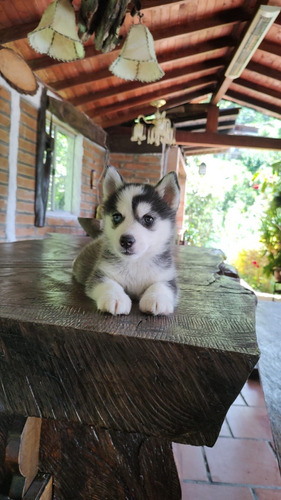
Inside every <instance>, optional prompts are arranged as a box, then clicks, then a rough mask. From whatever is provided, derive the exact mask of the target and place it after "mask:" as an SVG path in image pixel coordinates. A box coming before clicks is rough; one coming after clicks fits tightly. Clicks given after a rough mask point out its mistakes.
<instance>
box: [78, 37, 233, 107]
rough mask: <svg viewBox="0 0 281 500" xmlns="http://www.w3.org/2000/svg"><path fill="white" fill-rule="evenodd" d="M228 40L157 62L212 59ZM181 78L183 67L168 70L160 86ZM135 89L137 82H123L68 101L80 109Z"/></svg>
mask: <svg viewBox="0 0 281 500" xmlns="http://www.w3.org/2000/svg"><path fill="white" fill-rule="evenodd" d="M230 40H231V39H230V37H224V38H221V39H218V40H211V41H210V42H207V43H205V42H204V43H200V44H197V45H196V46H193V47H192V48H188V49H183V50H178V51H176V52H173V53H172V54H168V55H166V54H160V55H159V56H158V62H159V64H165V63H167V62H169V61H170V60H171V61H173V62H176V61H177V59H183V58H188V57H189V56H190V55H191V56H192V55H194V52H196V54H209V53H212V58H213V57H215V55H216V54H215V52H216V50H219V49H220V48H221V47H224V46H225V44H226V42H228V43H230ZM211 69H212V68H211ZM215 69H217V68H214V70H215ZM206 71H207V72H209V71H210V68H209V67H206V70H205V71H204V70H202V74H204V73H205V72H206ZM111 76H112V75H111ZM183 76H188V73H187V72H186V68H185V67H184V68H182V69H179V70H174V71H173V70H172V71H171V70H170V71H168V72H167V73H166V74H165V76H164V77H163V78H162V79H161V85H162V84H163V82H165V81H167V80H170V79H172V78H173V79H174V78H181V77H183ZM159 83H160V82H157V83H156V84H157V85H158V86H159ZM144 86H145V87H147V85H146V84H144ZM137 88H139V82H137V81H132V82H125V83H121V84H120V85H118V86H115V87H114V88H110V89H107V90H105V91H103V92H95V91H93V92H90V93H87V94H83V95H80V96H77V97H74V98H73V99H71V100H70V102H71V103H72V104H73V105H74V106H78V107H81V106H83V105H85V104H88V103H90V102H94V101H95V100H100V99H105V98H108V97H110V96H111V95H115V94H116V93H118V95H120V93H124V92H126V93H127V92H130V91H134V90H135V89H137Z"/></svg>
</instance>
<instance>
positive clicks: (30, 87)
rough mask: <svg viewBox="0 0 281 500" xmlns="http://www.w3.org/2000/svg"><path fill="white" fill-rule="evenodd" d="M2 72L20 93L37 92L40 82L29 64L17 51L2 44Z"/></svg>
mask: <svg viewBox="0 0 281 500" xmlns="http://www.w3.org/2000/svg"><path fill="white" fill-rule="evenodd" d="M0 74H1V76H2V77H3V78H4V80H6V82H7V83H8V84H9V85H10V86H11V87H13V88H14V89H15V90H17V91H18V92H19V93H20V94H29V95H34V94H36V92H37V89H38V83H37V81H36V78H35V75H34V73H33V72H32V71H31V69H30V67H29V66H28V64H27V63H26V62H25V60H24V59H23V58H22V57H21V56H20V55H19V54H17V52H15V51H14V50H12V49H8V48H7V47H3V46H2V45H0Z"/></svg>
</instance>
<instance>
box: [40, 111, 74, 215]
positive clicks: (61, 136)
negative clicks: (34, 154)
mask: <svg viewBox="0 0 281 500" xmlns="http://www.w3.org/2000/svg"><path fill="white" fill-rule="evenodd" d="M49 128H50V122H47V130H48V131H49ZM52 136H53V139H54V151H53V162H52V168H51V174H50V182H49V193H48V204H47V210H48V212H55V213H58V212H64V214H65V213H67V214H76V215H77V214H78V212H79V205H80V187H81V179H80V175H81V164H82V153H81V148H82V140H81V139H82V136H79V135H76V134H75V132H74V131H72V130H71V129H68V128H67V127H65V126H64V125H61V124H60V123H59V122H57V121H53V126H52ZM80 146H81V147H80ZM79 156H80V161H79Z"/></svg>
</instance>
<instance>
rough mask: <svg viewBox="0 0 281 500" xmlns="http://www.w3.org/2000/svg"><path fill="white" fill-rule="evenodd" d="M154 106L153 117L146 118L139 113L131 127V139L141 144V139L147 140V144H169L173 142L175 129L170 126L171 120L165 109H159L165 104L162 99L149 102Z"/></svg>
mask: <svg viewBox="0 0 281 500" xmlns="http://www.w3.org/2000/svg"><path fill="white" fill-rule="evenodd" d="M150 104H151V105H152V106H155V107H156V112H155V115H154V117H153V118H151V119H150V118H146V117H145V116H143V115H139V116H138V118H137V121H136V124H135V125H134V127H133V131H132V136H131V141H132V142H137V143H138V144H141V143H142V141H145V140H146V141H147V144H154V145H155V146H160V144H166V145H168V146H171V145H172V144H175V129H174V127H173V126H172V123H171V120H170V119H169V118H167V117H166V111H163V112H162V113H161V112H160V111H159V108H160V107H161V106H164V104H166V101H165V100H164V99H159V100H158V101H153V102H151V103H150Z"/></svg>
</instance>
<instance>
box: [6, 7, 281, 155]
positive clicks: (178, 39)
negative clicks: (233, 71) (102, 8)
mask: <svg viewBox="0 0 281 500" xmlns="http://www.w3.org/2000/svg"><path fill="white" fill-rule="evenodd" d="M80 1H81V0H80ZM80 1H79V0H73V2H72V3H73V5H74V8H75V10H76V11H77V13H78V10H79V7H80ZM104 3H105V4H106V2H105V1H104ZM261 3H262V4H263V5H267V4H268V5H275V6H281V0H274V1H269V2H267V1H263V2H260V1H257V0H208V1H206V0H186V1H183V0H180V1H171V0H142V2H141V12H142V13H143V15H144V16H143V23H144V24H145V25H146V26H147V27H148V28H149V29H150V31H151V33H152V35H153V38H154V41H155V50H156V54H157V59H158V62H159V64H160V65H161V67H162V69H163V70H164V72H165V75H164V77H163V78H162V79H161V80H159V81H157V82H154V83H146V84H144V83H141V82H138V81H125V80H122V79H120V78H118V77H115V76H114V75H113V74H112V73H111V72H110V71H109V69H108V68H109V66H110V64H111V63H112V61H113V60H115V59H116V57H117V55H118V54H119V52H120V48H121V47H122V43H121V45H119V46H118V47H117V48H116V49H114V50H112V51H111V52H108V53H105V54H103V53H102V52H97V51H96V49H95V46H94V42H93V37H91V38H90V39H89V40H88V41H87V42H86V44H85V52H86V55H85V58H84V59H82V60H78V61H75V62H69V63H62V62H59V61H57V60H55V59H52V58H50V57H48V56H46V55H40V54H39V53H37V52H35V51H34V50H33V49H32V48H31V47H30V46H29V44H28V41H27V33H28V32H30V31H31V30H32V29H34V28H35V27H36V26H37V25H38V23H39V20H40V18H41V16H42V14H43V12H44V10H45V8H46V7H47V6H48V5H49V4H50V0H40V1H39V0H28V1H24V0H4V1H1V2H0V43H1V44H2V45H5V46H7V47H10V48H12V49H14V50H16V51H17V52H19V53H20V54H21V55H22V56H23V57H24V59H25V60H26V61H27V62H28V64H29V66H30V67H31V68H32V69H33V71H34V72H35V73H36V75H37V76H38V78H39V79H40V80H41V81H43V82H44V83H45V84H46V85H47V86H48V87H49V88H50V89H52V90H53V91H54V92H55V93H56V94H58V95H59V96H60V97H62V98H63V99H65V100H67V101H69V102H70V103H72V104H73V105H74V106H75V107H77V108H78V109H79V110H81V111H83V112H84V113H86V114H87V115H88V116H89V117H90V118H91V119H92V120H93V121H94V122H95V123H96V124H98V125H100V126H101V127H103V128H104V129H106V130H108V131H109V133H110V135H112V136H113V135H114V131H115V132H116V131H117V134H119V136H120V134H121V132H120V130H121V131H123V132H124V135H127V136H128V130H126V129H128V127H126V126H124V125H126V124H127V125H128V124H130V122H131V121H132V120H133V119H134V118H135V117H137V116H138V115H139V114H151V113H152V112H153V109H154V108H152V106H151V105H150V102H151V101H153V100H155V99H158V98H164V99H165V100H166V105H165V106H164V108H163V109H166V110H167V113H168V114H169V115H170V116H171V117H172V118H173V120H174V121H175V122H177V125H176V126H177V127H178V133H177V143H178V144H180V143H182V144H183V146H184V147H187V145H188V144H189V142H188V140H189V139H188V138H189V137H190V134H191V133H193V132H191V130H193V131H196V127H197V130H198V126H199V123H198V122H197V124H195V121H196V120H195V118H196V117H194V113H193V112H192V111H191V110H192V108H193V109H196V108H195V106H192V105H196V106H198V104H200V103H205V102H206V101H207V100H208V99H209V100H210V101H212V102H213V106H214V104H217V102H218V101H219V100H220V99H227V100H229V101H233V102H235V103H238V104H239V105H241V106H248V107H250V108H254V109H256V110H258V111H261V112H262V113H265V114H268V115H271V116H274V117H276V118H279V119H281V15H279V17H278V18H277V19H276V21H275V22H274V24H273V25H272V27H271V28H270V30H269V32H268V33H267V35H266V37H265V39H264V40H263V41H262V42H261V44H260V46H259V47H258V49H257V50H256V52H255V53H254V54H253V56H252V59H251V60H250V62H249V63H248V65H247V67H246V69H245V70H244V71H243V73H242V75H241V76H240V77H239V78H237V79H235V80H233V81H231V80H230V81H229V80H227V79H225V76H224V74H225V70H226V68H227V66H228V64H229V62H230V61H231V59H232V57H233V55H234V53H235V50H236V48H237V47H238V46H239V44H240V41H241V39H242V37H243V35H244V33H245V32H246V31H247V28H248V27H249V24H250V22H251V20H252V19H253V17H254V15H255V13H256V11H257V9H258V7H259V6H260V5H261ZM130 10H131V4H130V2H129V4H128V11H127V14H126V17H125V20H124V23H123V25H122V27H121V31H120V34H121V35H122V36H123V40H124V38H125V37H126V34H127V33H128V31H129V28H130V26H131V24H132V22H136V21H134V20H133V18H132V17H131V15H130ZM203 108H204V110H205V111H204V110H203ZM203 108H200V109H201V111H200V112H198V113H197V120H200V116H201V125H202V123H204V119H203V116H202V111H204V112H205V115H204V113H203V115H204V117H205V123H206V120H207V114H208V110H207V109H205V108H206V105H204V106H203ZM177 110H178V113H177ZM200 113H201V115H200ZM202 119H203V122H202ZM190 120H191V121H192V120H193V121H194V120H195V121H194V128H192V124H190V123H189V125H187V128H186V129H185V126H184V125H183V123H185V122H188V121H190ZM220 121H223V119H221V117H220V118H219V122H220ZM234 121H235V120H234ZM121 127H122V128H121ZM220 128H221V130H219V132H221V134H220V135H221V136H222V135H223V134H225V133H226V132H228V131H229V130H230V129H228V130H226V129H223V126H221V127H220ZM208 132H209V136H208V137H207V136H206V137H205V139H206V144H205V147H209V143H210V141H212V140H213V138H212V134H213V133H214V132H215V130H212V129H210V130H209V131H208ZM210 134H211V135H210ZM194 135H198V134H194ZM185 138H187V139H186V140H185ZM205 139H204V140H205ZM196 141H197V139H196ZM215 142H216V141H215ZM218 142H220V141H218ZM196 144H197V145H198V143H197V142H196ZM191 146H193V145H191ZM212 146H213V147H218V146H219V144H218V143H215V144H213V143H212ZM196 147H197V146H196ZM278 149H279V148H278Z"/></svg>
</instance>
